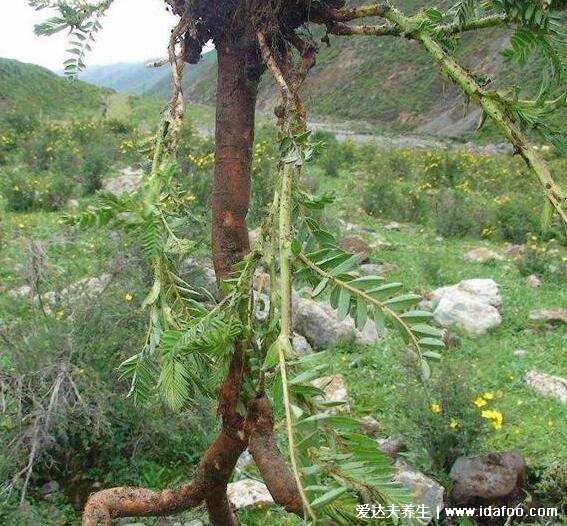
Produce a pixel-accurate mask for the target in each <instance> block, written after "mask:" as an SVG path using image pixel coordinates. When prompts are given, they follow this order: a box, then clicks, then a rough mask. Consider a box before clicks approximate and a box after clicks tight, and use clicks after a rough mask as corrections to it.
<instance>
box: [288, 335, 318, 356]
mask: <svg viewBox="0 0 567 526" xmlns="http://www.w3.org/2000/svg"><path fill="white" fill-rule="evenodd" d="M291 346H292V347H293V350H294V351H295V352H296V353H297V354H299V355H300V356H305V355H306V354H312V353H313V347H311V344H310V343H309V342H308V341H307V339H306V338H305V336H302V335H301V334H297V333H296V332H294V333H293V336H292V338H291Z"/></svg>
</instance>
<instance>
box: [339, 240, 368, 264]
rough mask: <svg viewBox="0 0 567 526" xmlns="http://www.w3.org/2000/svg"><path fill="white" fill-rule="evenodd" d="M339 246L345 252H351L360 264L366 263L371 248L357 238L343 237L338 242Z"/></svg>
mask: <svg viewBox="0 0 567 526" xmlns="http://www.w3.org/2000/svg"><path fill="white" fill-rule="evenodd" d="M339 246H340V247H341V248H342V249H343V250H346V251H347V252H352V253H353V254H356V255H357V256H358V260H359V261H360V263H364V262H366V261H368V258H369V256H370V252H371V251H372V248H371V247H370V245H369V244H368V243H367V242H366V241H364V239H362V238H361V237H358V236H348V237H344V238H343V239H341V240H340V241H339Z"/></svg>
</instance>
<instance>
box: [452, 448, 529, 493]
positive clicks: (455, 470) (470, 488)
mask: <svg viewBox="0 0 567 526" xmlns="http://www.w3.org/2000/svg"><path fill="white" fill-rule="evenodd" d="M525 474H526V461H525V459H524V455H523V454H522V453H521V451H517V450H516V451H507V452H503V453H490V454H488V455H480V456H476V457H461V458H458V459H457V460H456V461H455V463H454V464H453V467H452V468H451V472H450V474H449V476H450V477H451V480H452V481H453V490H452V496H453V498H454V499H455V501H456V502H457V503H458V504H467V503H474V504H479V503H483V502H484V503H487V504H488V503H500V502H510V503H511V502H513V501H514V500H515V499H516V498H517V497H518V496H520V495H521V489H522V487H523V485H524V479H525Z"/></svg>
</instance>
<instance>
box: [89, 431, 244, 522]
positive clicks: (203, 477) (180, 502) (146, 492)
mask: <svg viewBox="0 0 567 526" xmlns="http://www.w3.org/2000/svg"><path fill="white" fill-rule="evenodd" d="M243 438H244V437H243ZM245 448H246V441H245V440H243V439H240V438H238V437H233V436H231V435H230V434H229V433H228V432H227V431H226V430H225V429H223V430H222V431H221V433H220V434H219V436H218V437H217V439H216V440H215V441H214V442H213V444H212V445H211V446H210V447H209V449H208V450H207V452H206V453H205V455H204V456H203V458H202V459H201V462H200V464H199V467H198V468H197V472H196V474H195V478H194V479H193V481H192V482H190V483H187V484H184V485H182V486H180V487H179V488H176V489H166V490H162V491H155V490H150V489H144V488H130V487H118V488H111V489H106V490H103V491H99V492H97V493H94V494H93V495H91V497H90V498H89V500H88V502H87V505H86V506H85V510H84V512H83V526H110V524H111V521H112V519H115V518H118V517H149V516H161V515H173V514H175V513H179V512H181V511H184V510H187V509H190V508H194V507H195V506H198V505H199V504H201V502H203V500H204V499H205V498H207V497H208V496H210V495H212V494H222V489H223V488H224V491H225V493H224V494H225V496H226V484H227V483H228V480H229V478H230V475H231V474H232V472H233V470H234V466H235V465H236V461H237V460H238V457H239V456H240V455H241V454H242V452H243V451H244V449H245ZM219 490H221V491H219ZM213 524H215V526H216V525H217V524H218V526H224V525H225V524H228V525H232V524H233V523H228V522H218V523H216V522H213Z"/></svg>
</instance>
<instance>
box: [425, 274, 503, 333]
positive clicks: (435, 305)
mask: <svg viewBox="0 0 567 526" xmlns="http://www.w3.org/2000/svg"><path fill="white" fill-rule="evenodd" d="M501 307H502V296H501V295H500V290H499V287H498V285H497V284H496V282H495V281H494V280H492V279H468V280H464V281H461V282H460V283H457V284H456V285H451V286H449V287H442V288H440V289H437V290H435V291H434V292H433V295H432V301H431V308H432V310H433V316H434V319H435V321H437V323H439V324H440V325H442V326H443V327H451V326H455V327H457V328H459V329H462V330H463V331H465V332H466V333H467V334H469V335H470V336H479V335H481V334H484V333H485V332H486V331H488V330H489V329H492V328H494V327H497V326H498V325H500V324H501V323H502V317H501V316H500V312H499V309H500V308H501Z"/></svg>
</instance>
